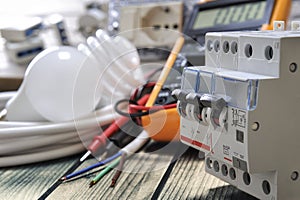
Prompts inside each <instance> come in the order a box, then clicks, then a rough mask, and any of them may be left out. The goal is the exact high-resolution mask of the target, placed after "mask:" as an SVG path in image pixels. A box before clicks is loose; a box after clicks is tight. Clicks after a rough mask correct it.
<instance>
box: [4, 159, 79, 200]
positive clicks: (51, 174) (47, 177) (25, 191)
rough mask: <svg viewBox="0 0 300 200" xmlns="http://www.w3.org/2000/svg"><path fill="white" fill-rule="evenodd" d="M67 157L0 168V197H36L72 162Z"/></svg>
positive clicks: (13, 199) (7, 198) (72, 160)
mask: <svg viewBox="0 0 300 200" xmlns="http://www.w3.org/2000/svg"><path fill="white" fill-rule="evenodd" d="M74 160H75V157H68V158H64V159H58V160H53V161H48V162H43V163H36V164H31V165H26V166H19V167H11V168H1V169H0V180H1V185H0V199H5V200H10V199H11V200H15V199H37V198H38V197H40V196H41V195H42V194H43V193H44V192H45V191H46V190H47V189H48V188H49V187H50V186H51V185H52V184H53V183H54V182H55V181H56V180H57V179H58V178H59V177H60V176H61V174H63V173H64V172H65V171H66V170H67V169H68V168H69V167H70V166H71V165H72V164H73V163H74Z"/></svg>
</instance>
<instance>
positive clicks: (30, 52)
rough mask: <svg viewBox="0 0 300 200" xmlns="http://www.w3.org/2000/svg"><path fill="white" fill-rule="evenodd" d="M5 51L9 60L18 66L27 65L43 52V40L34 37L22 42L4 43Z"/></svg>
mask: <svg viewBox="0 0 300 200" xmlns="http://www.w3.org/2000/svg"><path fill="white" fill-rule="evenodd" d="M5 50H6V53H7V55H8V57H9V59H10V60H12V61H13V62H15V63H18V64H28V63H29V62H30V61H31V60H32V59H33V58H34V57H35V56H36V55H37V54H39V53H40V52H41V51H43V50H44V43H43V40H42V39H41V38H40V37H38V36H36V37H31V38H28V39H27V40H26V41H23V42H8V41H6V42H5Z"/></svg>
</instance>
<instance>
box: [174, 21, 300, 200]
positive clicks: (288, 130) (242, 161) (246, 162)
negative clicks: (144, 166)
mask: <svg viewBox="0 0 300 200" xmlns="http://www.w3.org/2000/svg"><path fill="white" fill-rule="evenodd" d="M278 25H279V26H280V28H278ZM297 30H298V31H297ZM205 48H206V52H205V56H206V58H205V59H206V64H205V66H195V67H188V68H185V69H184V72H183V75H182V85H181V89H178V90H175V91H174V92H173V95H175V96H176V97H177V99H178V102H177V105H178V112H179V114H180V139H181V141H182V142H183V143H185V144H187V145H189V146H192V147H194V148H196V149H198V150H200V151H201V152H204V153H205V157H206V160H205V163H206V172H208V173H210V174H212V175H214V176H216V177H219V178H220V179H222V180H224V181H226V182H228V183H230V184H232V185H234V186H236V187H237V188H239V189H241V190H243V191H245V192H247V193H249V194H251V195H253V196H255V197H257V198H259V199H270V200H276V199H292V200H293V199H299V196H300V193H299V188H300V179H299V173H300V158H299V155H298V152H299V145H298V141H299V139H300V136H299V134H297V133H298V121H299V113H300V107H299V106H295V105H298V103H299V94H298V92H297V91H298V89H297V88H298V85H299V84H300V82H299V80H300V74H299V72H298V65H299V64H300V57H299V54H298V53H297V52H299V51H300V31H299V23H297V22H294V24H293V23H292V30H291V31H284V24H283V23H282V22H276V23H274V30H273V31H246V32H218V33H208V34H207V35H206V44H205ZM287 116H288V117H287Z"/></svg>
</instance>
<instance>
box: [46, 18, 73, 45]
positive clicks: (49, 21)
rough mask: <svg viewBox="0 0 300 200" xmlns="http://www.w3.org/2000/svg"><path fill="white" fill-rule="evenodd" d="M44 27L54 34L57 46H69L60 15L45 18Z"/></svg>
mask: <svg viewBox="0 0 300 200" xmlns="http://www.w3.org/2000/svg"><path fill="white" fill-rule="evenodd" d="M44 26H45V27H46V28H48V29H51V30H52V31H53V32H54V35H55V37H56V38H57V39H58V41H59V45H69V44H70V43H69V40H68V36H67V31H66V27H65V22H64V17H63V16H62V15H60V14H52V15H49V16H48V17H46V18H45V20H44Z"/></svg>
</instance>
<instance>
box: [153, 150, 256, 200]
mask: <svg viewBox="0 0 300 200" xmlns="http://www.w3.org/2000/svg"><path fill="white" fill-rule="evenodd" d="M159 199H201V200H202V199H203V200H204V199H205V200H207V199H215V200H228V199H243V200H247V199H248V200H254V199H256V198H254V197H252V196H250V195H248V194H246V193H244V192H242V191H240V190H238V189H237V188H235V187H234V186H231V185H229V184H228V183H225V182H223V181H222V180H220V179H218V178H216V177H214V176H212V175H210V174H208V173H206V172H205V162H204V160H200V159H199V158H198V152H197V151H195V150H191V149H189V150H188V151H187V152H186V153H185V154H184V155H183V156H182V157H181V158H180V159H179V160H178V161H177V163H176V165H175V167H174V169H173V172H172V174H171V176H170V178H169V180H168V181H167V183H166V186H165V187H164V189H163V191H162V193H161V195H160V196H159Z"/></svg>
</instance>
